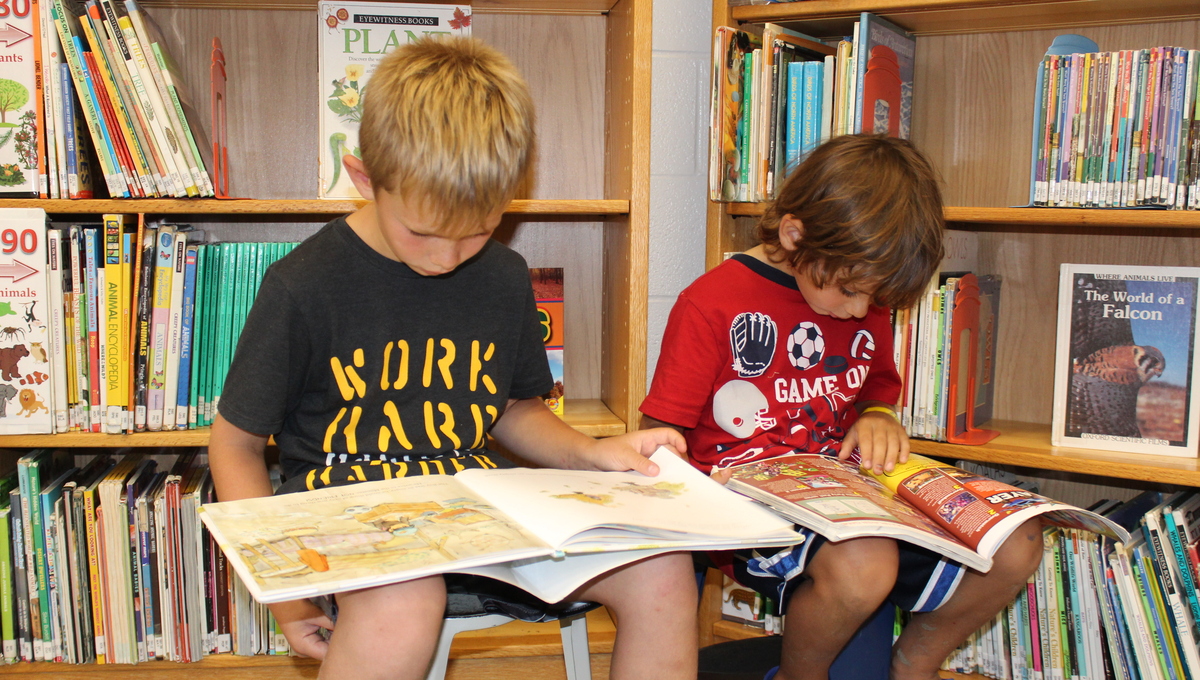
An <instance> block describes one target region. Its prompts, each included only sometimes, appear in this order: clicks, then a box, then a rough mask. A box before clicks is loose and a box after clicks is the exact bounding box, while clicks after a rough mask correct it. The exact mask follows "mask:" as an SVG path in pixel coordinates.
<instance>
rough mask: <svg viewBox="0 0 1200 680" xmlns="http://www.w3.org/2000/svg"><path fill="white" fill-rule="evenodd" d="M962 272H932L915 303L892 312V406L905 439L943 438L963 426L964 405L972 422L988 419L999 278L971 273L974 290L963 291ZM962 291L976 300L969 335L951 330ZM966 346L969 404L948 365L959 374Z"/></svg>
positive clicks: (961, 383) (960, 381) (964, 364)
mask: <svg viewBox="0 0 1200 680" xmlns="http://www.w3.org/2000/svg"><path fill="white" fill-rule="evenodd" d="M968 273H969V272H940V273H938V274H936V275H935V276H934V278H933V279H932V280H931V281H930V282H929V286H928V287H926V289H925V294H924V296H922V298H921V301H920V302H919V303H917V305H916V306H915V307H913V308H912V309H900V310H895V311H894V312H893V324H892V328H893V331H894V333H895V335H894V339H893V342H894V345H893V349H894V351H895V360H896V369H897V371H898V372H899V373H900V379H901V383H902V388H901V396H900V402H899V403H898V404H897V405H896V406H897V413H898V414H899V416H900V422H901V423H902V424H903V425H904V428H905V430H907V432H908V434H909V436H910V437H921V438H924V439H932V440H936V441H948V439H947V436H948V434H949V435H954V434H956V433H962V432H964V431H965V430H966V428H967V425H968V423H967V410H968V408H970V410H971V411H972V420H971V424H972V425H980V424H983V423H986V422H987V421H988V420H990V419H991V417H992V396H993V394H994V390H995V357H996V341H997V330H998V323H999V319H1000V284H1001V279H1000V277H998V276H992V275H987V276H978V277H974V276H972V279H973V280H974V281H975V282H977V289H974V290H970V291H964V288H963V284H964V283H965V278H964V277H965V275H966V274H968ZM963 294H971V295H974V296H975V297H977V298H978V299H979V315H978V319H979V321H978V327H977V331H976V332H975V333H974V334H973V335H972V334H969V333H968V334H958V335H955V334H954V333H953V324H952V321H953V316H954V314H953V311H954V305H955V302H956V300H958V299H959V297H960V295H963ZM971 343H974V347H973V348H972V347H970V345H971ZM972 349H973V350H974V352H975V376H976V379H975V394H974V403H973V404H971V405H970V406H968V402H967V401H966V399H967V396H968V395H967V384H966V381H965V380H963V379H962V378H961V377H960V378H959V379H958V380H957V381H955V380H954V379H953V376H952V374H951V371H950V366H951V359H952V358H954V360H955V361H958V362H961V365H962V370H961V371H960V372H959V375H960V376H962V375H965V371H966V370H967V368H968V362H969V359H970V357H969V356H968V351H971V350H972ZM952 382H956V385H955V396H956V401H957V404H954V403H952V402H951V400H950V397H951V394H950V392H951V389H950V388H951V383H952Z"/></svg>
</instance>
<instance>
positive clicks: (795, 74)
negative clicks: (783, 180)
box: [784, 61, 805, 174]
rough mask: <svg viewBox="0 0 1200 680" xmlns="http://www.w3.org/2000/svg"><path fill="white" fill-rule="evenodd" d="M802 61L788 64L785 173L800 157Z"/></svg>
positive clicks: (793, 166)
mask: <svg viewBox="0 0 1200 680" xmlns="http://www.w3.org/2000/svg"><path fill="white" fill-rule="evenodd" d="M804 63H805V62H802V61H793V62H791V63H790V64H788V79H787V83H788V99H787V102H788V104H787V145H786V146H785V148H784V151H785V153H786V154H787V155H786V156H785V158H786V160H787V173H786V174H791V170H792V169H793V168H795V167H796V160H797V159H798V158H800V149H801V129H802V126H803V122H802V121H803V119H804V103H803V101H802V100H801V99H802V93H803V91H804Z"/></svg>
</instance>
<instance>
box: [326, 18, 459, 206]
mask: <svg viewBox="0 0 1200 680" xmlns="http://www.w3.org/2000/svg"><path fill="white" fill-rule="evenodd" d="M317 17H318V19H319V20H320V26H319V28H318V30H319V31H320V33H319V35H320V37H319V38H318V44H319V49H320V56H319V57H318V64H319V66H318V68H319V78H318V83H319V87H318V88H317V90H318V93H319V96H320V98H321V101H320V109H319V113H318V115H317V120H318V121H319V126H320V144H319V148H320V155H319V156H318V158H319V162H318V166H319V168H320V178H319V183H318V190H319V192H320V193H319V195H320V196H321V197H322V198H359V195H358V190H357V189H355V188H354V185H353V184H351V183H350V177H349V176H348V175H347V174H346V172H344V171H343V169H342V156H345V155H347V154H352V155H355V156H359V157H361V154H360V153H359V150H358V127H359V123H360V122H361V121H362V112H363V95H364V94H365V93H366V88H367V83H368V82H369V81H370V79H371V74H372V73H374V72H375V67H376V66H378V65H379V62H380V61H382V60H383V57H384V55H386V54H388V53H389V52H391V51H392V50H394V49H396V48H397V47H399V46H401V45H407V44H408V43H410V42H413V41H415V40H417V39H418V38H423V37H425V36H444V35H456V36H465V35H471V6H470V5H432V4H430V5H425V4H418V3H411V2H334V1H329V0H322V1H321V2H320V3H318V4H317Z"/></svg>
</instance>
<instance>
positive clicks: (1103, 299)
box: [1052, 264, 1200, 457]
mask: <svg viewBox="0 0 1200 680" xmlns="http://www.w3.org/2000/svg"><path fill="white" fill-rule="evenodd" d="M1198 282H1200V268H1185V267H1129V266H1100V265H1095V266H1089V265H1076V264H1064V265H1062V271H1061V274H1060V280H1059V286H1060V289H1059V303H1058V304H1059V308H1058V343H1057V344H1058V347H1057V354H1056V361H1055V390H1054V424H1053V431H1052V441H1053V443H1054V444H1055V445H1056V446H1072V447H1079V448H1096V449H1105V450H1112V451H1126V452H1130V453H1155V454H1160V455H1170V456H1188V457H1195V456H1196V455H1197V453H1196V443H1197V442H1196V439H1197V437H1196V432H1195V422H1196V417H1197V414H1196V411H1197V409H1196V407H1197V403H1196V399H1194V398H1193V395H1192V386H1193V385H1194V384H1195V380H1194V378H1195V370H1196V366H1195V363H1196V362H1195V346H1196V343H1195V340H1196V322H1197V318H1196V317H1197V314H1196V311H1197V310H1196V298H1197V284H1198Z"/></svg>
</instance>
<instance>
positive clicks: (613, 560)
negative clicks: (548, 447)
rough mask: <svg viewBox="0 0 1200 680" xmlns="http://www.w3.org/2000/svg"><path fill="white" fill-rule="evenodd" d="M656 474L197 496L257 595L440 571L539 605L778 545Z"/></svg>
mask: <svg viewBox="0 0 1200 680" xmlns="http://www.w3.org/2000/svg"><path fill="white" fill-rule="evenodd" d="M651 460H653V461H654V462H655V463H657V464H658V466H659V469H660V472H659V474H658V475H657V476H656V477H646V476H644V475H641V474H639V473H634V472H587V471H571V470H550V469H524V468H516V469H506V470H498V469H487V470H465V471H463V472H460V473H458V474H457V475H454V476H446V475H434V476H427V477H404V478H397V479H390V480H384V481H378V482H364V483H361V484H353V485H350V486H340V487H328V488H325V489H319V490H316V491H306V492H302V493H296V494H286V495H282V496H272V497H266V498H251V499H244V500H239V501H229V502H222V503H210V504H207V505H204V506H202V507H201V509H200V516H201V518H202V519H203V521H204V523H205V524H206V525H207V526H208V529H209V531H211V532H212V535H213V538H214V539H215V540H216V541H217V544H218V545H220V547H221V550H222V551H224V553H225V555H226V557H228V558H229V562H230V564H232V566H233V568H234V570H235V571H237V573H238V575H239V576H240V577H241V579H242V582H243V583H244V584H245V585H246V587H247V588H248V589H249V591H250V592H251V594H253V595H254V597H255V599H257V600H258V601H259V602H263V603H269V602H279V601H283V600H293V599H297V598H303V597H313V596H316V595H322V594H327V593H333V592H340V591H345V590H354V589H358V588H364V587H367V586H375V585H383V584H387V583H395V582H399V581H406V580H410V579H414V578H419V577H423V576H429V575H431V574H440V573H445V572H459V573H471V574H478V575H483V576H489V577H492V578H496V579H499V580H502V581H506V582H508V583H512V584H513V585H516V586H519V587H521V588H524V589H525V590H527V591H529V592H530V593H532V594H533V595H536V596H537V597H540V598H542V599H543V600H546V601H548V602H557V601H559V600H561V599H563V598H564V597H566V596H568V595H569V594H570V593H571V592H573V591H574V590H575V589H577V588H578V587H579V586H580V585H582V584H583V583H585V582H587V581H588V580H590V579H592V578H594V577H596V576H598V575H599V574H602V573H604V572H606V571H609V570H611V569H613V568H616V567H619V566H621V565H623V564H627V563H629V562H633V561H635V560H639V559H642V558H645V557H647V556H650V555H654V554H658V553H661V552H667V551H670V550H703V549H728V548H736V547H752V546H760V545H790V544H793V543H796V542H797V541H798V540H800V537H799V535H798V534H796V533H795V531H793V530H792V525H791V523H790V522H788V521H786V520H784V519H782V518H780V517H778V516H776V515H774V514H773V513H771V512H769V511H768V510H767V509H765V508H762V507H760V506H758V505H756V504H753V503H750V502H749V501H747V500H746V499H745V498H743V497H741V496H739V495H737V494H735V493H733V492H731V491H729V490H728V489H725V488H723V487H722V486H721V485H720V484H718V483H716V482H714V481H713V480H711V479H709V478H708V477H706V476H705V475H704V474H703V473H701V472H699V471H698V470H696V469H695V468H693V467H692V466H691V465H689V464H688V463H687V462H686V461H684V460H682V459H680V458H679V457H678V456H676V455H675V454H674V453H672V452H670V451H669V450H667V449H664V448H660V449H659V450H658V451H657V452H655V454H654V455H653V456H652V457H651Z"/></svg>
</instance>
